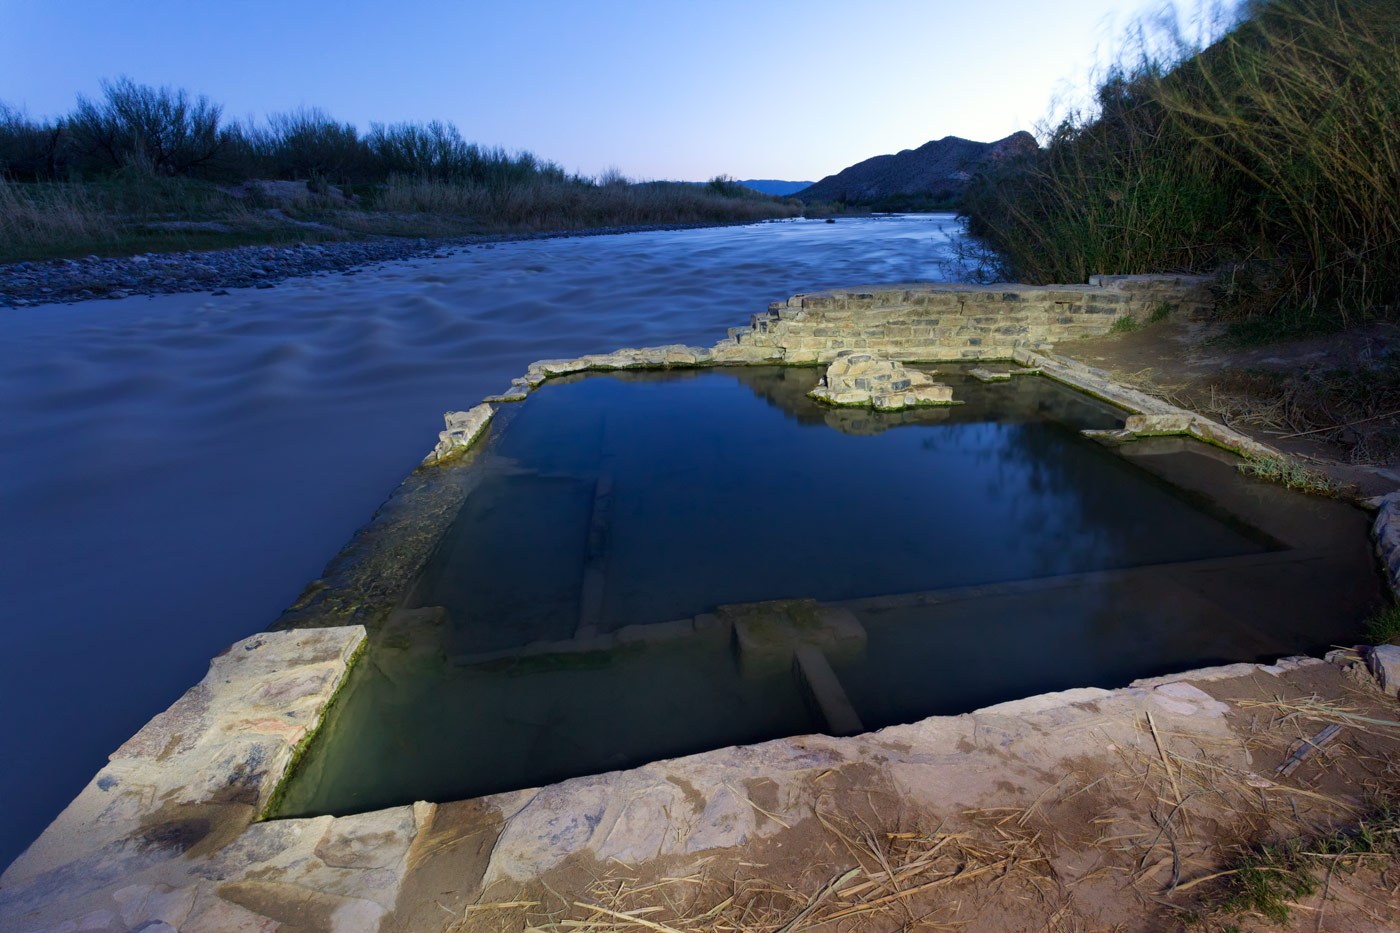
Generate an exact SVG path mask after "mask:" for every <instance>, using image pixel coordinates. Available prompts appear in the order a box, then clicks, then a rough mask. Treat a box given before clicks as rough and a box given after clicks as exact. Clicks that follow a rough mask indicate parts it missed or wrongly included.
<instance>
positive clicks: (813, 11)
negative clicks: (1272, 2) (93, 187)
mask: <svg viewBox="0 0 1400 933" xmlns="http://www.w3.org/2000/svg"><path fill="white" fill-rule="evenodd" d="M1144 9H1146V7H1144V5H1143V4H1142V3H1141V2H1138V0H1117V2H1115V0H1058V2H1045V0H863V2H836V0H801V2H798V0H748V2H731V0H708V2H682V0H651V2H622V0H619V2H606V0H600V2H586V0H581V2H550V0H514V2H446V0H401V2H395V3H387V2H377V3H373V2H367V0H343V2H333V3H332V2H326V3H310V2H297V0H282V2H262V0H246V2H238V0H225V2H212V0H185V2H173V0H147V2H140V3H137V2H122V0H106V2H89V0H0V100H4V101H5V102H7V103H9V104H11V105H19V106H22V107H25V108H26V109H27V110H28V111H29V112H30V113H31V114H33V115H56V114H60V113H62V112H64V111H66V110H68V109H69V108H70V107H71V106H72V104H73V100H74V97H75V95H77V94H79V93H82V94H87V95H89V96H92V95H95V94H96V93H97V92H98V81H99V79H101V78H104V77H115V76H117V75H121V74H126V75H129V76H131V77H132V78H134V79H135V80H137V81H139V82H143V83H148V84H168V85H174V86H181V87H185V88H188V89H190V90H191V91H197V92H201V93H204V94H207V95H209V97H211V98H212V99H213V100H215V101H216V102H219V103H221V104H223V105H224V112H225V114H226V115H227V116H231V117H232V116H243V115H254V116H261V115H263V114H265V113H268V112H271V111H279V110H288V109H293V108H296V107H299V106H303V105H307V106H312V105H314V106H320V107H323V108H324V109H326V110H328V111H329V112H330V113H332V114H333V115H334V116H336V117H337V118H339V119H341V120H347V121H351V122H354V123H357V124H359V125H361V126H367V125H368V124H369V122H370V121H372V120H374V121H384V122H395V121H399V120H427V119H432V118H439V119H444V120H451V121H452V122H454V123H456V124H457V126H458V127H459V128H460V129H461V130H462V133H463V135H465V136H466V137H467V138H468V139H472V140H476V141H478V142H481V143H485V144H489V145H503V146H506V147H507V148H510V149H529V150H532V151H534V152H535V153H537V154H538V155H541V156H544V157H546V158H551V159H554V160H555V161H557V162H560V163H561V164H563V165H564V167H565V168H567V169H570V170H575V171H580V172H583V173H586V174H596V173H598V172H600V171H602V170H603V169H605V168H607V167H609V166H616V167H617V168H620V169H621V170H622V171H623V172H624V173H625V174H627V175H628V176H630V177H634V178H685V179H704V178H709V177H711V176H713V175H716V174H720V173H727V174H730V175H733V176H736V177H741V178H787V179H816V178H819V177H821V176H823V175H827V174H830V173H832V172H835V171H838V170H839V169H841V168H843V167H845V166H846V165H849V164H851V163H853V162H856V161H859V160H860V159H863V158H867V157H869V156H872V155H877V154H879V153H882V152H894V151H897V150H899V149H906V148H910V147H914V146H918V145H920V144H922V143H924V142H926V141H928V140H929V139H935V138H939V137H942V136H946V135H950V134H951V135H956V136H965V137H968V138H971V139H981V140H990V139H995V138H999V137H1001V136H1005V135H1006V134H1008V133H1011V132H1013V131H1015V130H1018V129H1033V128H1034V125H1035V123H1036V122H1037V121H1038V120H1040V119H1041V118H1042V117H1043V116H1044V115H1045V113H1046V112H1047V109H1048V108H1049V106H1050V102H1051V100H1052V98H1053V97H1055V96H1056V95H1057V94H1061V95H1063V94H1064V93H1066V92H1067V91H1069V90H1070V89H1071V88H1072V87H1074V86H1076V85H1080V86H1082V85H1083V83H1084V79H1085V75H1086V74H1087V72H1088V70H1089V69H1090V67H1091V66H1092V65H1093V64H1094V63H1095V62H1096V61H1101V60H1102V58H1103V53H1104V51H1105V50H1106V49H1108V48H1110V47H1112V45H1113V44H1114V40H1115V39H1116V38H1117V37H1119V36H1121V35H1122V33H1123V30H1124V29H1125V28H1126V27H1127V25H1128V24H1129V23H1130V22H1131V21H1132V20H1133V19H1134V18H1135V17H1136V16H1137V15H1139V14H1140V13H1141V12H1142V11H1143V10H1144Z"/></svg>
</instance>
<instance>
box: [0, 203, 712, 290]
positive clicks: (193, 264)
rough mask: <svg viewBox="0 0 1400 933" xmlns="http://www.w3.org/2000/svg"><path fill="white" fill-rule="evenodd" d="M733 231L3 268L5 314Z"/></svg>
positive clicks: (571, 233) (229, 252)
mask: <svg viewBox="0 0 1400 933" xmlns="http://www.w3.org/2000/svg"><path fill="white" fill-rule="evenodd" d="M716 226H735V225H733V224H647V225H641V226H631V227H589V228H585V229H582V230H566V231H549V232H543V233H513V234H482V235H479V236H465V237H451V238H439V239H409V238H407V237H377V238H374V239H368V240H352V241H344V242H330V243H317V244H310V243H297V244H294V245H291V246H239V247H234V248H232V249H216V250H206V251H202V252H196V251H190V252H183V253H160V254H157V253H146V254H145V255H140V256H122V257H115V258H106V259H104V258H102V257H99V256H88V257H87V258H85V259H49V260H43V261H37V262H14V263H6V264H0V307H11V308H21V307H28V306H30V305H40V304H52V303H55V302H74V301H87V300H88V299H92V298H126V297H129V296H131V295H164V294H171V293H175V292H206V291H212V292H214V293H215V294H217V293H219V292H221V291H224V290H226V289H230V288H253V287H256V288H272V287H273V286H274V285H276V284H277V283H278V282H281V281H283V280H284V279H289V278H292V277H294V276H305V275H329V274H333V273H339V274H341V275H354V274H355V273H356V272H357V271H358V270H360V269H362V268H364V267H366V266H369V265H373V264H375V263H380V262H387V261H389V260H394V259H418V258H422V257H429V258H438V259H440V258H444V257H446V256H449V255H451V254H452V253H454V252H458V251H460V250H463V249H467V248H470V247H473V246H486V247H488V248H489V247H490V245H491V244H493V243H504V242H512V241H516V240H542V239H550V238H553V237H579V236H601V235H604V234H612V233H641V232H646V231H653V230H688V229H692V228H695V227H716Z"/></svg>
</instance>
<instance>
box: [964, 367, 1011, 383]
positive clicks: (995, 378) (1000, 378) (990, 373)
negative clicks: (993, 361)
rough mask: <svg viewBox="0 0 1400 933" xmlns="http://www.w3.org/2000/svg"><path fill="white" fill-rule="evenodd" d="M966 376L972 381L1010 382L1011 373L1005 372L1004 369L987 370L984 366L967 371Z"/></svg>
mask: <svg viewBox="0 0 1400 933" xmlns="http://www.w3.org/2000/svg"><path fill="white" fill-rule="evenodd" d="M967 374H968V375H969V376H971V377H972V378H974V379H977V380H980V381H981V382H1009V381H1011V373H1009V372H1007V371H1006V370H1004V369H988V368H987V367H985V366H977V367H975V368H973V369H970V370H968V373H967Z"/></svg>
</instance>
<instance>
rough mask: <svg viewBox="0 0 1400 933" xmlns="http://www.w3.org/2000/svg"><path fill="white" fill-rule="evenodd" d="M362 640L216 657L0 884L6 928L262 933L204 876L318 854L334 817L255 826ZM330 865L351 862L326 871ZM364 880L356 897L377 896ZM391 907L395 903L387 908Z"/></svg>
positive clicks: (354, 630)
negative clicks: (59, 923) (146, 927)
mask: <svg viewBox="0 0 1400 933" xmlns="http://www.w3.org/2000/svg"><path fill="white" fill-rule="evenodd" d="M365 638H366V636H365V630H364V628H363V627H362V626H358V625H355V626H345V627H341V628H323V629H301V630H295V631H288V632H268V633H264V634H261V635H255V636H253V637H251V638H245V639H243V640H242V641H240V642H238V643H236V644H234V645H233V646H232V647H230V648H228V649H227V650H226V651H224V652H223V653H222V654H220V655H219V656H218V657H216V658H214V659H213V661H212V662H210V665H209V673H208V674H206V675H205V677H204V679H203V680H201V681H200V682H199V683H198V684H196V685H195V686H194V687H191V688H190V689H189V690H188V691H186V693H185V695H184V696H182V697H181V698H180V699H178V700H176V701H175V703H174V704H173V705H172V706H171V707H170V708H169V709H167V710H166V711H165V712H163V713H161V714H159V715H158V716H156V717H155V718H154V719H152V720H151V721H150V722H149V723H147V724H146V725H145V727H143V728H142V729H141V731H140V732H138V733H136V735H134V736H132V737H131V738H130V739H128V740H127V741H126V742H125V743H124V744H123V745H122V746H121V747H120V748H119V749H117V750H116V751H115V752H113V753H112V755H111V758H110V761H109V763H108V764H107V765H106V767H104V768H103V769H102V770H101V771H99V772H98V773H97V776H96V777H95V778H94V779H93V780H92V782H91V783H89V784H88V785H87V787H85V788H84V789H83V790H82V792H81V793H79V795H78V797H77V798H76V799H75V800H74V801H73V802H72V803H71V804H69V805H68V807H67V808H66V809H65V810H64V811H63V812H62V813H60V814H59V816H58V818H57V819H55V820H54V822H53V823H52V824H50V826H49V827H48V829H46V830H45V831H44V833H43V835H41V836H40V837H39V838H38V839H37V840H35V842H34V844H33V845H31V846H30V847H29V848H28V850H26V851H25V853H24V854H23V855H21V856H20V857H19V858H18V859H17V860H16V861H15V862H14V864H12V865H11V866H10V867H9V869H8V870H6V872H5V873H4V875H3V876H0V929H5V930H28V929H35V930H37V929H46V928H48V927H49V924H48V919H46V918H55V917H58V918H62V919H71V920H74V921H77V920H79V919H80V918H88V919H89V920H91V922H92V923H93V924H94V925H93V926H91V927H85V928H92V929H108V928H110V927H115V928H119V929H128V928H137V927H140V925H141V924H142V923H147V922H156V921H159V922H162V923H166V924H168V925H169V926H170V927H174V928H177V929H180V930H182V931H191V930H240V929H263V928H264V927H260V926H257V925H256V924H253V923H251V922H250V921H249V920H248V918H249V917H254V918H255V915H253V914H248V913H247V911H246V910H244V909H243V908H241V907H237V906H236V904H234V903H233V902H231V901H228V900H226V899H225V898H224V895H223V893H221V892H222V891H223V889H222V888H220V887H219V886H218V885H217V884H214V883H213V882H212V881H211V880H210V879H224V880H230V879H233V878H235V877H244V876H245V875H247V874H249V873H250V872H253V871H254V870H255V869H256V868H258V866H260V865H263V864H265V863H268V862H269V861H270V860H272V861H275V860H276V859H278V858H282V857H283V855H285V854H286V853H287V852H289V851H292V850H297V851H300V850H301V849H306V848H308V843H309V845H310V848H313V849H314V847H315V846H316V845H318V844H319V842H318V840H321V839H322V838H323V836H324V834H325V833H326V831H328V830H329V827H330V821H329V818H323V819H322V821H321V822H319V823H318V822H317V821H315V820H310V821H306V820H302V821H297V820H292V821H281V822H277V823H256V822H255V821H256V820H257V819H259V818H260V817H261V816H262V815H263V814H264V813H265V812H266V811H267V810H268V808H269V805H270V804H271V802H272V799H273V795H274V793H275V791H276V788H277V786H278V784H279V783H280V782H281V780H282V779H283V777H284V776H285V775H286V774H287V772H288V770H289V769H290V767H291V765H292V763H293V761H294V760H295V759H296V757H297V755H298V754H299V753H300V751H301V750H302V749H303V748H304V747H305V744H306V743H307V742H308V741H309V740H310V738H311V736H312V735H313V734H314V733H315V731H316V729H317V728H318V726H319V725H320V723H321V719H322V716H323V715H324V713H325V710H326V707H327V706H328V705H329V704H330V701H331V699H332V698H333V697H334V695H335V693H336V691H337V690H338V689H339V688H340V685H341V683H342V682H343V680H344V677H345V675H346V672H347V670H348V669H349V666H350V664H351V662H352V660H353V658H354V657H355V656H356V655H357V653H358V652H359V651H360V650H361V649H362V648H363V646H364V644H365ZM364 819H365V820H366V821H369V822H372V821H371V820H370V818H369V817H365V818H364ZM398 819H399V820H400V821H401V822H402V820H403V819H406V818H405V817H402V816H400V817H398ZM344 831H351V832H352V833H353V826H351V825H349V824H347V826H346V827H345V828H344ZM337 832H341V833H342V835H343V831H342V830H337ZM328 845H330V846H331V848H330V849H327V850H326V851H329V852H340V851H342V849H344V851H350V850H351V849H353V848H354V846H353V844H352V843H346V844H345V845H346V846H349V847H350V848H349V849H345V848H344V846H342V847H341V849H337V848H335V846H334V845H332V844H330V843H328ZM279 853H281V854H279ZM376 857H379V856H376ZM336 858H340V860H341V861H344V860H345V859H346V858H351V856H343V857H342V856H335V855H333V856H332V858H331V860H330V861H328V862H325V864H327V865H330V864H333V863H334V862H335V860H336ZM293 861H296V860H295V859H293ZM323 861H324V860H323ZM288 864H291V863H290V862H288ZM299 864H301V863H299ZM211 865H214V866H215V867H213V868H211ZM220 866H221V867H220ZM304 867H305V866H304V865H303V868H304ZM297 870H298V871H301V870H302V868H298V869H297ZM306 870H308V871H309V870H310V869H306ZM366 884H367V885H368V886H367V887H363V888H361V887H360V885H358V884H357V885H356V886H355V887H356V893H355V894H354V898H353V899H363V897H362V896H361V894H362V891H370V890H373V885H369V884H368V882H366ZM381 887H382V885H381ZM264 893H265V892H264ZM249 896H250V897H252V896H253V895H251V894H250V895H249ZM261 896H262V895H258V897H259V898H260V897H261ZM337 896H338V895H337ZM255 899H256V898H255ZM371 900H373V898H371ZM341 906H344V905H341ZM392 906H393V901H392V898H390V899H388V900H387V901H386V902H385V904H384V905H383V909H384V910H387V909H389V908H391V907H392ZM337 909H339V908H337ZM356 909H359V908H356ZM245 915H246V916H245ZM104 918H105V919H104ZM121 924H125V925H124V926H123V925H121ZM70 929H71V927H70ZM157 929H160V928H157Z"/></svg>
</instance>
